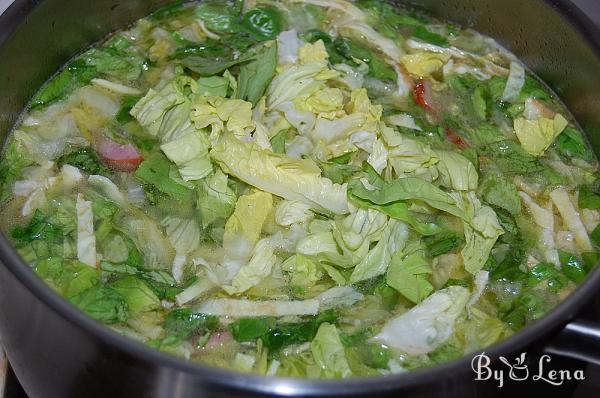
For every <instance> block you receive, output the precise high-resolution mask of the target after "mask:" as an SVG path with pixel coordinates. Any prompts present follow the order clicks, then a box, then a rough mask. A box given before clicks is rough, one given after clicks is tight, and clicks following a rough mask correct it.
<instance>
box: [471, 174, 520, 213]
mask: <svg viewBox="0 0 600 398" xmlns="http://www.w3.org/2000/svg"><path fill="white" fill-rule="evenodd" d="M479 191H480V192H481V195H482V197H483V199H484V200H485V201H486V202H487V203H489V204H490V205H492V206H495V207H499V208H501V209H504V210H506V211H508V212H509V213H510V214H513V215H517V214H520V213H521V199H520V198H519V194H518V192H517V187H516V186H515V184H513V183H512V181H510V180H508V179H507V178H505V177H503V176H502V175H500V174H488V175H486V176H485V177H484V178H483V180H482V181H481V183H480V186H479Z"/></svg>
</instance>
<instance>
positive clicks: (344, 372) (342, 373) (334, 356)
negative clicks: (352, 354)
mask: <svg viewBox="0 0 600 398" xmlns="http://www.w3.org/2000/svg"><path fill="white" fill-rule="evenodd" d="M310 350H311V352H312V354H313V358H314V359H315V362H316V365H317V366H318V368H319V373H320V375H321V377H323V378H328V379H333V378H347V377H350V376H351V375H352V371H351V370H350V365H349V364H348V360H347V359H346V353H345V351H344V346H343V345H342V341H341V340H340V336H339V333H338V331H337V328H336V327H335V326H334V325H332V324H330V323H323V324H321V326H320V327H319V330H318V331H317V335H316V336H315V338H314V339H313V341H312V342H311V344H310Z"/></svg>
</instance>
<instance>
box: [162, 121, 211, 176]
mask: <svg viewBox="0 0 600 398" xmlns="http://www.w3.org/2000/svg"><path fill="white" fill-rule="evenodd" d="M208 148H209V143H208V140H207V139H206V138H205V137H204V135H202V133H200V132H197V131H190V132H188V133H187V134H185V135H182V136H180V137H179V138H176V139H175V140H173V141H170V142H168V143H166V144H163V145H161V147H160V149H162V151H163V152H164V154H165V155H166V156H167V157H168V158H169V160H171V161H172V162H174V163H175V164H176V165H177V167H178V168H179V174H181V178H183V180H184V181H193V180H200V179H202V178H204V177H206V176H207V175H209V174H210V173H211V172H212V163H211V161H210V158H209V156H208Z"/></svg>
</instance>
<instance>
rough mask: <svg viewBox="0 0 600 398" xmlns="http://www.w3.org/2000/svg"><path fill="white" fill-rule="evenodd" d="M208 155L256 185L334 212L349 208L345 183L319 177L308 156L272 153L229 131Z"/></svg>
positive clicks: (316, 168)
mask: <svg viewBox="0 0 600 398" xmlns="http://www.w3.org/2000/svg"><path fill="white" fill-rule="evenodd" d="M210 155H211V157H212V159H213V160H214V161H215V162H216V163H217V164H218V165H219V166H220V167H221V169H223V171H225V172H226V173H228V174H231V175H234V176H235V177H237V178H239V179H240V180H242V181H244V182H246V183H248V184H250V185H253V186H255V187H257V188H259V189H262V190H264V191H267V192H271V193H273V194H275V195H278V196H281V197H283V198H285V199H288V200H299V201H302V202H304V203H306V204H309V205H311V206H314V207H315V208H316V209H320V210H324V211H330V212H332V213H336V214H344V213H346V212H347V211H348V201H347V199H346V187H345V186H343V185H338V184H334V183H333V182H331V180H329V179H326V178H323V177H321V169H319V167H318V166H317V165H316V164H315V163H314V162H313V161H311V160H308V159H302V160H298V159H292V158H289V157H286V156H283V155H279V154H275V153H273V152H271V151H267V150H263V149H261V148H260V147H258V146H257V145H253V144H252V143H245V142H241V141H239V140H237V139H236V138H235V137H233V136H232V135H230V134H228V135H226V136H225V139H224V142H223V143H221V144H220V145H218V146H216V147H215V148H213V150H212V151H211V153H210Z"/></svg>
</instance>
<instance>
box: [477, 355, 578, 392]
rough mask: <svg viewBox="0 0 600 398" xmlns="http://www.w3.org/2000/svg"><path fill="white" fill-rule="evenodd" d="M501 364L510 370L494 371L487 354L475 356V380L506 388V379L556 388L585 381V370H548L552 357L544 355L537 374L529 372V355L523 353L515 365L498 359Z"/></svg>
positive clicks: (503, 358)
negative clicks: (493, 382)
mask: <svg viewBox="0 0 600 398" xmlns="http://www.w3.org/2000/svg"><path fill="white" fill-rule="evenodd" d="M498 359H499V360H500V362H502V363H503V364H504V365H506V366H507V368H508V369H492V368H491V367H490V364H491V362H492V361H491V359H490V357H488V356H487V355H486V354H485V352H482V353H481V354H478V355H475V356H474V357H473V359H472V360H471V369H473V372H475V380H476V381H482V380H496V381H497V382H498V387H499V388H502V387H503V386H504V382H505V380H506V379H505V378H506V377H508V379H510V380H513V381H524V380H529V379H530V378H531V380H533V381H543V382H546V383H549V384H552V385H554V386H560V385H562V384H563V383H564V382H565V381H566V380H585V374H584V373H583V370H581V369H578V370H575V371H574V372H571V371H570V370H554V369H550V370H549V369H547V365H548V364H549V363H550V362H551V360H552V358H550V355H542V356H541V357H540V359H539V361H538V364H537V365H538V366H537V369H536V372H531V373H530V372H529V366H528V365H527V363H526V361H525V360H526V359H527V353H525V352H524V353H522V354H521V355H519V356H518V357H517V358H515V361H514V363H510V361H509V360H508V359H506V358H505V357H499V358H498Z"/></svg>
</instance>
